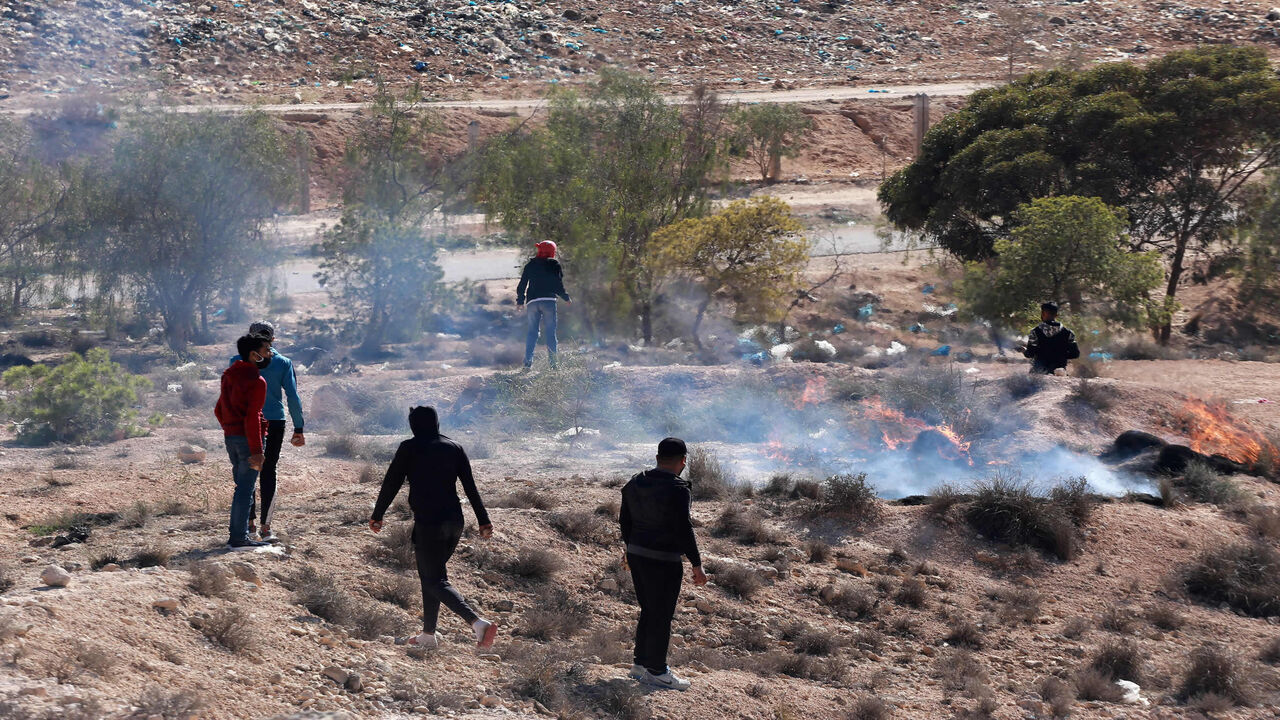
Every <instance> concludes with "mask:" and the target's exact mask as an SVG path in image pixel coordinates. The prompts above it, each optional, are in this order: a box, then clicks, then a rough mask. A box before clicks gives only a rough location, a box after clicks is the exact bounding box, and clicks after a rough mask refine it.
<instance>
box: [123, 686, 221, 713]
mask: <svg viewBox="0 0 1280 720" xmlns="http://www.w3.org/2000/svg"><path fill="white" fill-rule="evenodd" d="M133 704H134V705H136V706H138V712H137V714H138V715H140V716H142V717H146V718H151V717H153V716H157V715H158V716H160V717H161V718H164V720H187V718H191V717H196V716H198V715H199V713H200V711H201V710H203V709H204V708H205V707H207V706H208V704H209V703H208V701H207V700H205V698H204V697H203V696H201V695H200V694H199V693H197V692H196V691H195V690H172V691H170V690H166V689H165V688H162V687H159V686H156V685H152V686H151V687H149V688H147V689H146V690H145V691H143V693H142V696H141V697H139V698H138V699H137V700H134V702H133Z"/></svg>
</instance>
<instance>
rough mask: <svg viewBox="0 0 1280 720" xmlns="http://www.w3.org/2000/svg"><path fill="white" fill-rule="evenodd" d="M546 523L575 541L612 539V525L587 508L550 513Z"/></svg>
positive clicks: (599, 541) (605, 540)
mask: <svg viewBox="0 0 1280 720" xmlns="http://www.w3.org/2000/svg"><path fill="white" fill-rule="evenodd" d="M547 524H548V525H550V526H551V527H552V528H554V529H555V530H556V531H557V532H559V533H560V534H561V535H564V536H565V537H566V538H568V539H570V540H573V541H576V542H589V543H606V542H609V541H611V540H613V538H614V535H615V534H616V533H614V532H613V529H614V526H613V525H612V524H611V523H609V522H608V521H607V520H606V519H605V518H604V517H603V516H601V515H600V514H598V513H595V512H591V511H589V510H564V511H560V512H555V513H552V514H551V516H550V517H548V518H547Z"/></svg>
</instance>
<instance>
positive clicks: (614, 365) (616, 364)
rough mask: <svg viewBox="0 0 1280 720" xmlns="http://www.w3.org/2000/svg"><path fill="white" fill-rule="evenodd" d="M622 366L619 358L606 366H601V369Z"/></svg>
mask: <svg viewBox="0 0 1280 720" xmlns="http://www.w3.org/2000/svg"><path fill="white" fill-rule="evenodd" d="M620 367H622V363H620V362H618V361H617V360H614V361H613V362H611V363H609V364H608V365H605V366H604V367H603V368H601V369H602V370H612V369H614V368H620Z"/></svg>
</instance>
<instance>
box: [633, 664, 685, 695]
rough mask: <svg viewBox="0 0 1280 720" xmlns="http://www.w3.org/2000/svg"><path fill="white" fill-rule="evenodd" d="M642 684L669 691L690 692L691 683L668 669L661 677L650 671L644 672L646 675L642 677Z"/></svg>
mask: <svg viewBox="0 0 1280 720" xmlns="http://www.w3.org/2000/svg"><path fill="white" fill-rule="evenodd" d="M640 682H642V683H644V684H645V685H652V686H654V687H660V688H667V689H668V690H688V689H689V685H690V682H689V681H688V680H685V679H684V678H681V677H677V676H676V674H675V673H673V672H671V670H670V669H668V670H667V671H666V672H664V673H662V674H661V675H654V674H653V673H651V672H649V671H648V670H645V671H644V675H642V676H641V677H640Z"/></svg>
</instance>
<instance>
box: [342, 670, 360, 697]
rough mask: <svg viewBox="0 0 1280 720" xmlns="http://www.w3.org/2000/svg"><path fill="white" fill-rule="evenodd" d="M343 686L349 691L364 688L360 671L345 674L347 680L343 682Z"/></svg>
mask: <svg viewBox="0 0 1280 720" xmlns="http://www.w3.org/2000/svg"><path fill="white" fill-rule="evenodd" d="M343 686H345V687H346V688H347V690H348V691H349V692H353V693H358V692H360V691H361V690H363V689H364V680H362V679H361V678H360V673H354V672H353V673H351V674H350V675H348V676H347V680H346V682H344V683H343Z"/></svg>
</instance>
